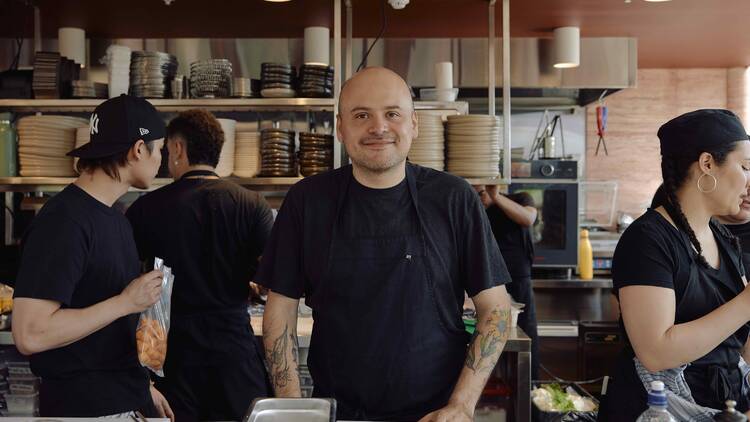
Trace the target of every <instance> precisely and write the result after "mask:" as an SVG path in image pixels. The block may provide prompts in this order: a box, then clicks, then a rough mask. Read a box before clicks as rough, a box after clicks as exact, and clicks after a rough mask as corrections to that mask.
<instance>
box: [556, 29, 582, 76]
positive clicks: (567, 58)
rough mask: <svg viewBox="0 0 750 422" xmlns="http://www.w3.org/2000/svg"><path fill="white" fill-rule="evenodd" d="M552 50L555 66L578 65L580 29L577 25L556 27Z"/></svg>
mask: <svg viewBox="0 0 750 422" xmlns="http://www.w3.org/2000/svg"><path fill="white" fill-rule="evenodd" d="M554 51H555V64H554V66H555V67H557V68H570V67H578V65H579V64H580V63H581V30H580V29H579V28H578V27H577V26H564V27H562V28H556V29H555V41H554Z"/></svg>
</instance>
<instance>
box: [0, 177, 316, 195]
mask: <svg viewBox="0 0 750 422" xmlns="http://www.w3.org/2000/svg"><path fill="white" fill-rule="evenodd" d="M226 179H228V180H232V181H234V182H236V183H238V184H240V185H242V186H247V187H253V188H255V189H256V190H279V189H280V188H284V187H286V188H288V187H289V186H292V185H294V184H295V183H297V182H299V181H300V180H302V177H247V178H242V177H227V178H226ZM74 180H75V178H73V177H0V192H11V191H12V192H56V191H60V190H62V189H63V188H64V187H65V186H67V185H69V184H70V183H73V181H74ZM169 183H172V179H169V178H158V179H155V180H154V182H153V183H152V184H151V187H150V188H149V189H146V191H151V190H154V189H158V188H160V187H162V186H164V185H168V184H169ZM131 191H133V192H139V191H144V190H141V189H136V188H132V189H131Z"/></svg>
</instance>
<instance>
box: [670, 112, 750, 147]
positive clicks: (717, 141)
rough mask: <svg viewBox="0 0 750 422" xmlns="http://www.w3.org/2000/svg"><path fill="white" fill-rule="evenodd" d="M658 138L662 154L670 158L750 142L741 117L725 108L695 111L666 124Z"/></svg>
mask: <svg viewBox="0 0 750 422" xmlns="http://www.w3.org/2000/svg"><path fill="white" fill-rule="evenodd" d="M657 136H658V137H659V141H660V144H661V155H666V156H679V155H681V154H684V153H686V152H688V153H689V152H691V151H694V150H695V149H700V148H710V147H716V146H720V145H723V144H730V143H734V142H737V141H746V140H748V134H747V131H746V130H745V128H744V127H743V126H742V122H741V121H740V118H739V117H737V115H736V114H734V113H732V112H731V111H729V110H723V109H702V110H695V111H691V112H690V113H685V114H682V115H680V116H677V117H675V118H674V119H672V120H670V121H668V122H667V123H664V125H662V127H660V128H659V132H658V133H657Z"/></svg>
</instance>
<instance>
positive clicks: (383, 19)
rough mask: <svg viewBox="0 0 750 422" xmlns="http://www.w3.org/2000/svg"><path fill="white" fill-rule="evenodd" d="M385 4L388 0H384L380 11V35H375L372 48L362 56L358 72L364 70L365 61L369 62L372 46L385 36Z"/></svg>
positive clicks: (386, 22) (386, 24) (371, 46)
mask: <svg viewBox="0 0 750 422" xmlns="http://www.w3.org/2000/svg"><path fill="white" fill-rule="evenodd" d="M385 4H386V0H383V1H382V8H381V11H380V13H381V15H380V16H381V20H382V23H381V25H380V32H379V33H378V36H377V37H375V41H374V42H373V43H372V44H370V48H368V49H367V52H366V53H365V55H364V56H363V57H362V61H361V62H360V63H359V66H357V72H359V71H360V70H362V68H363V67H364V66H365V63H367V58H368V57H369V56H370V52H371V51H372V48H373V47H375V44H377V43H378V40H380V38H381V37H382V36H383V33H385V28H386V27H387V26H388V21H387V19H386V16H385V9H386V8H385Z"/></svg>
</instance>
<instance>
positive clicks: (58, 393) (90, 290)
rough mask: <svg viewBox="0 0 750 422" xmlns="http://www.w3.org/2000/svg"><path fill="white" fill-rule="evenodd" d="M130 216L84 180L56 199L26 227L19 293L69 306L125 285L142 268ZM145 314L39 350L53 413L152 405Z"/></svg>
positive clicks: (43, 401) (36, 360)
mask: <svg viewBox="0 0 750 422" xmlns="http://www.w3.org/2000/svg"><path fill="white" fill-rule="evenodd" d="M139 270H140V265H139V260H138V253H137V251H136V247H135V242H134V241H133V234H132V229H131V227H130V223H128V220H127V219H126V218H125V216H124V215H122V214H121V213H119V212H117V211H115V210H114V209H112V208H110V207H108V206H106V205H105V204H103V203H101V202H99V201H98V200H96V199H95V198H93V197H92V196H90V195H89V194H87V193H86V192H85V191H83V190H82V189H81V188H79V187H78V186H76V185H69V186H68V187H66V188H65V189H64V190H63V191H62V192H60V193H58V194H57V195H55V196H54V197H53V198H52V199H50V200H49V201H48V202H47V204H45V206H44V207H43V208H42V210H41V211H40V212H39V215H37V216H36V217H35V218H34V220H33V221H32V223H31V226H30V227H29V230H28V231H27V232H26V234H25V235H24V238H23V242H22V256H21V266H20V270H19V273H18V278H17V279H16V286H15V288H16V289H15V297H16V298H33V299H43V300H52V301H55V302H59V303H61V304H62V308H72V309H80V308H86V307H89V306H92V305H95V304H97V303H99V302H102V301H104V300H106V299H109V298H111V297H113V296H116V295H118V294H120V293H121V292H122V290H123V289H124V288H125V287H126V286H127V285H128V284H129V283H130V282H131V281H132V280H133V279H135V278H136V277H138V276H139V273H140V271H139ZM137 323H138V315H137V314H134V315H129V316H127V317H123V318H120V319H118V320H116V321H114V322H112V323H111V324H109V325H107V326H106V327H104V328H102V329H100V330H98V331H96V332H94V333H92V334H90V335H88V336H87V337H85V338H83V339H81V340H78V341H76V342H74V343H72V344H70V345H67V346H64V347H60V348H58V349H54V350H49V351H46V352H42V353H37V354H34V355H32V356H31V359H30V360H31V368H32V370H33V371H34V373H35V374H36V375H37V376H40V377H41V378H42V380H43V382H42V387H41V396H40V405H41V406H40V407H41V409H40V410H41V413H42V414H43V415H45V416H69V417H74V416H78V417H93V416H103V415H111V414H117V413H123V412H127V411H132V410H137V409H145V408H146V407H147V406H148V405H149V404H150V400H151V399H150V394H149V381H148V373H147V371H146V370H145V369H144V368H143V367H141V365H140V363H139V362H138V357H137V353H136V345H135V329H136V325H137Z"/></svg>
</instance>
